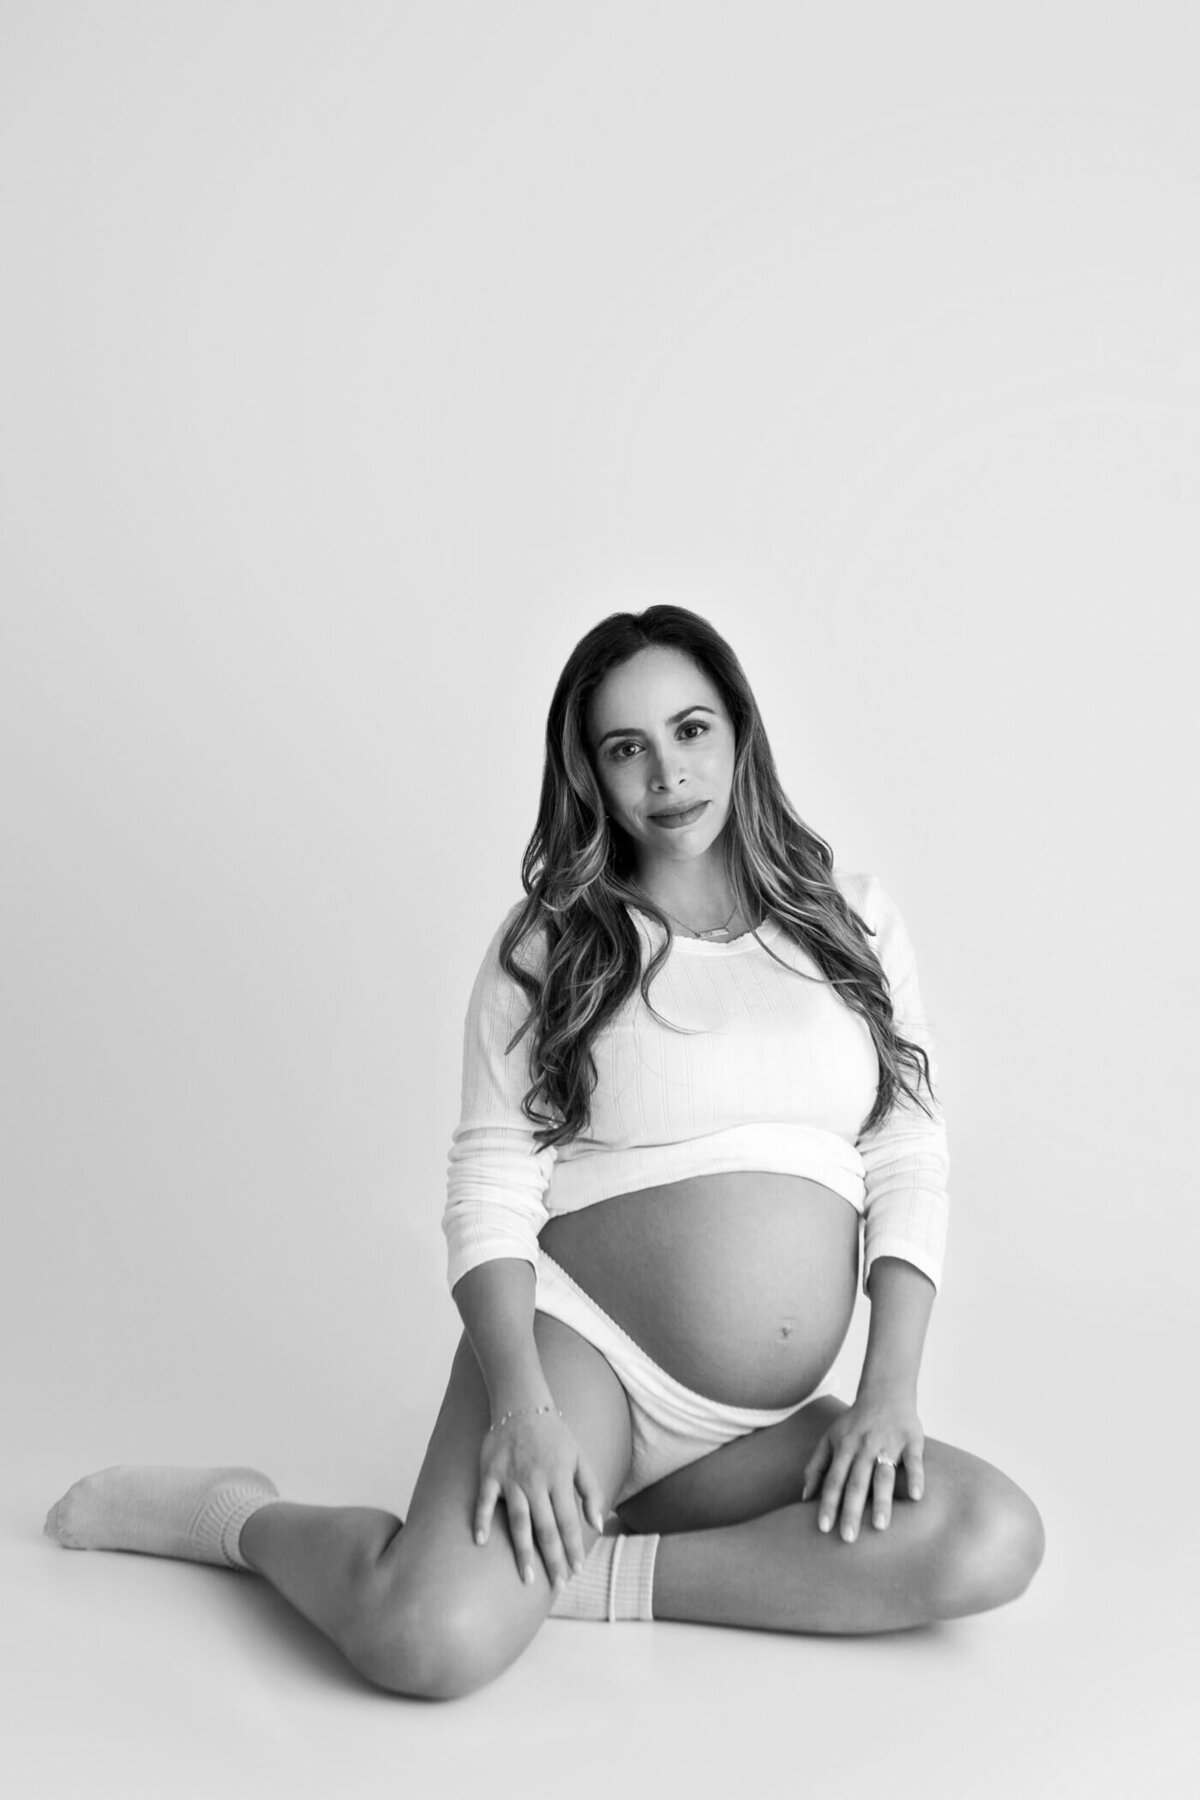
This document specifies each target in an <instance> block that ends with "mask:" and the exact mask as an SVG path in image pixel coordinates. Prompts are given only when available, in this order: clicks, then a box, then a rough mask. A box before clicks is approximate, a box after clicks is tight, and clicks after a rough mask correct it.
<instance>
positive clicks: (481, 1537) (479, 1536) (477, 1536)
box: [475, 1531, 487, 1544]
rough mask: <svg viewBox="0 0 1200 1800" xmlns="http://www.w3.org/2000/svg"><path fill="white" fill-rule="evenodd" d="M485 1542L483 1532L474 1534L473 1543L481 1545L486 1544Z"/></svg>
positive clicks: (485, 1537) (485, 1538)
mask: <svg viewBox="0 0 1200 1800" xmlns="http://www.w3.org/2000/svg"><path fill="white" fill-rule="evenodd" d="M486 1541H487V1536H486V1533H485V1532H482V1531H477V1532H476V1533H475V1542H476V1543H477V1544H483V1543H486Z"/></svg>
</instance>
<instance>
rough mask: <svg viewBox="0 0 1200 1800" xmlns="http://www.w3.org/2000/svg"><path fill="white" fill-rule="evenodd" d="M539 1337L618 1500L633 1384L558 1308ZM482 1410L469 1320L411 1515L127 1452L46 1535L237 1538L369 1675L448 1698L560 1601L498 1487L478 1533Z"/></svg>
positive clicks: (527, 1636) (175, 1549)
mask: <svg viewBox="0 0 1200 1800" xmlns="http://www.w3.org/2000/svg"><path fill="white" fill-rule="evenodd" d="M534 1338H535V1342H536V1344H537V1348H538V1354H539V1357H540V1359H541V1364H542V1368H543V1370H544V1371H545V1375H546V1379H547V1382H548V1383H549V1385H550V1391H551V1393H552V1394H553V1396H554V1399H555V1402H556V1404H558V1405H559V1406H560V1407H561V1408H562V1410H563V1413H564V1415H565V1416H566V1417H567V1419H569V1420H570V1422H571V1427H572V1430H573V1431H574V1433H575V1436H576V1438H577V1440H578V1442H579V1444H580V1446H581V1448H582V1449H583V1451H584V1454H585V1455H586V1456H587V1458H588V1461H589V1462H590V1463H591V1466H592V1468H593V1470H594V1471H595V1474H596V1477H597V1479H598V1481H599V1483H600V1487H601V1490H602V1492H603V1494H604V1495H606V1496H607V1498H608V1500H609V1502H610V1503H611V1500H612V1498H613V1497H614V1496H615V1495H616V1494H617V1493H618V1492H619V1490H620V1488H621V1485H622V1483H623V1482H624V1480H625V1476H626V1474H627V1472H628V1469H629V1461H630V1455H631V1434H630V1424H629V1407H628V1403H627V1401H626V1399H625V1391H624V1389H623V1388H622V1386H621V1384H620V1382H619V1381H618V1380H617V1377H616V1376H615V1375H614V1373H613V1371H612V1369H611V1368H610V1366H609V1364H608V1363H607V1362H606V1361H605V1359H604V1357H603V1356H601V1354H600V1352H599V1351H598V1350H596V1349H595V1348H594V1347H593V1346H592V1345H591V1344H589V1343H587V1342H586V1341H585V1339H583V1338H582V1337H580V1336H579V1334H578V1333H577V1332H575V1331H573V1330H572V1329H571V1328H570V1326H567V1325H564V1324H562V1323H561V1322H560V1321H559V1320H558V1319H551V1318H547V1317H546V1316H545V1315H544V1314H541V1313H538V1314H537V1315H536V1316H535V1320H534ZM488 1413H489V1407H488V1396H487V1390H486V1388H485V1386H484V1382H483V1377H482V1375H481V1374H480V1371H479V1365H478V1362H477V1361H476V1358H475V1354H474V1351H473V1350H472V1349H471V1345H470V1342H469V1340H468V1339H467V1338H466V1336H465V1334H464V1336H463V1337H462V1338H461V1339H460V1341H459V1346H458V1350H457V1351H456V1353H455V1358H454V1364H453V1367H452V1369H451V1372H450V1380H449V1383H448V1385H447V1388H446V1393H445V1397H444V1399H443V1401H442V1406H441V1410H440V1412H439V1414H438V1418H437V1422H436V1424H435V1425H434V1429H433V1434H432V1436H431V1438H430V1441H429V1447H428V1449H427V1451H426V1454H425V1459H424V1461H423V1463H422V1465H421V1472H420V1474H419V1476H418V1478H417V1483H416V1487H415V1488H414V1490H413V1495H412V1500H411V1502H410V1505H409V1509H408V1516H407V1519H406V1520H405V1522H404V1525H403V1527H401V1523H400V1520H399V1519H398V1518H397V1517H396V1516H395V1514H393V1513H389V1512H382V1511H379V1510H377V1509H375V1508H373V1507H364V1506H303V1505H297V1504H295V1503H294V1502H292V1501H284V1500H279V1499H277V1498H276V1497H275V1491H274V1488H273V1486H272V1485H271V1483H270V1482H269V1481H268V1479H267V1478H266V1477H265V1476H263V1475H261V1474H259V1472H258V1471H256V1470H237V1469H234V1470H222V1469H217V1470H195V1469H192V1470H188V1469H182V1470H181V1469H173V1468H166V1469H164V1468H151V1469H146V1468H138V1467H136V1466H133V1467H129V1466H123V1467H121V1468H120V1469H116V1470H109V1471H101V1472H100V1473H99V1474H98V1475H95V1476H85V1477H84V1478H83V1480H82V1481H80V1482H77V1483H76V1484H75V1486H74V1487H73V1488H72V1489H70V1490H69V1491H68V1493H67V1494H65V1495H64V1496H63V1498H62V1499H61V1500H60V1501H59V1502H57V1503H56V1505H55V1506H54V1507H53V1508H52V1509H51V1513H50V1515H49V1517H48V1519H47V1530H48V1535H50V1536H52V1537H54V1538H56V1539H57V1541H58V1542H59V1543H62V1544H65V1545H67V1546H68V1547H70V1548H74V1549H117V1550H140V1551H142V1552H144V1553H147V1554H150V1555H166V1556H185V1557H189V1558H191V1559H192V1560H198V1561H206V1562H222V1563H226V1562H228V1561H229V1560H230V1559H231V1553H232V1552H233V1551H234V1550H236V1551H237V1553H238V1554H239V1555H240V1557H241V1558H242V1559H244V1562H245V1563H246V1564H247V1565H248V1566H249V1567H250V1568H251V1569H253V1570H254V1571H255V1572H256V1573H258V1574H261V1575H262V1576H263V1577H264V1578H265V1579H266V1580H267V1581H269V1582H270V1583H271V1585H272V1586H273V1587H274V1588H275V1589H276V1590H277V1592H278V1593H280V1594H281V1595H282V1597H283V1598H284V1599H285V1600H287V1601H289V1602H290V1604H291V1605H292V1606H294V1607H295V1608H296V1610H297V1611H298V1612H299V1613H301V1614H302V1615H303V1617H304V1618H306V1619H307V1620H308V1621H309V1622H310V1623H311V1624H313V1625H315V1626H316V1627H317V1628H318V1630H320V1631H322V1632H324V1633H325V1635H326V1636H327V1637H329V1638H331V1639H332V1640H333V1642H334V1643H335V1644H336V1645H337V1647H338V1648H339V1649H340V1650H341V1651H342V1652H343V1654H344V1655H345V1656H346V1658H347V1659H348V1660H349V1662H350V1663H351V1664H352V1665H353V1666H354V1667H355V1668H356V1669H357V1670H358V1671H359V1672H360V1673H361V1674H363V1675H365V1676H366V1677H367V1679H368V1680H369V1681H372V1682H374V1683H375V1684H376V1685H377V1686H379V1687H383V1688H386V1689H387V1690H389V1691H390V1692H394V1693H399V1694H405V1695H410V1696H413V1697H419V1698H429V1699H450V1698H453V1697H455V1696H457V1695H459V1694H464V1693H469V1692H470V1691H472V1690H473V1689H474V1688H477V1687H480V1686H482V1685H483V1684H484V1683H485V1682H487V1681H489V1680H491V1679H492V1678H493V1677H494V1676H496V1675H498V1674H499V1673H500V1672H501V1671H502V1670H503V1669H505V1668H507V1667H508V1665H509V1664H510V1663H511V1662H513V1661H514V1660H515V1658H516V1657H517V1656H519V1655H520V1653H521V1651H522V1650H523V1649H524V1648H525V1646H526V1645H527V1644H528V1643H529V1642H530V1641H531V1639H532V1638H533V1637H534V1636H535V1634H536V1633H537V1632H538V1631H539V1630H540V1628H541V1626H542V1624H543V1623H544V1621H545V1619H546V1617H547V1615H548V1613H549V1611H550V1607H551V1603H552V1600H553V1594H552V1590H551V1586H550V1581H549V1578H548V1576H547V1574H546V1570H545V1566H544V1564H542V1562H541V1560H540V1558H539V1559H538V1560H537V1562H536V1565H535V1566H536V1573H535V1579H534V1581H533V1583H532V1584H531V1585H526V1584H525V1583H524V1582H523V1581H522V1580H521V1577H520V1573H519V1571H518V1568H517V1561H516V1556H515V1554H514V1549H513V1544H512V1540H511V1537H510V1535H509V1531H508V1520H507V1515H506V1512H505V1509H504V1505H503V1502H502V1503H501V1504H500V1506H499V1507H498V1508H497V1511H496V1514H495V1517H494V1519H493V1522H492V1531H491V1536H490V1538H489V1540H488V1542H487V1544H485V1545H483V1546H480V1545H478V1544H476V1543H475V1540H474V1536H473V1534H472V1529H471V1527H472V1519H473V1514H474V1508H475V1501H476V1497H477V1493H478V1485H479V1456H480V1446H481V1444H482V1442H483V1438H484V1434H485V1432H486V1431H487V1427H488ZM235 1477H236V1478H237V1480H238V1482H239V1483H240V1490H246V1492H245V1493H244V1494H243V1497H245V1498H250V1499H251V1500H252V1502H253V1507H252V1510H251V1511H250V1513H249V1516H248V1517H247V1516H246V1515H245V1513H237V1512H235V1511H234V1510H232V1507H233V1501H234V1500H236V1499H237V1497H238V1494H237V1493H236V1492H235V1493H233V1495H232V1498H231V1491H230V1484H231V1482H232V1481H233V1478H235ZM240 1490H239V1491H240ZM210 1512H211V1513H214V1516H215V1517H216V1521H217V1523H216V1525H215V1526H214V1527H213V1529H212V1530H208V1529H207V1528H206V1529H205V1530H204V1531H203V1532H200V1533H199V1534H198V1533H197V1531H196V1530H195V1529H194V1525H195V1520H196V1518H197V1517H200V1518H202V1519H203V1520H205V1521H207V1519H208V1515H209V1513H210ZM582 1535H583V1544H584V1553H585V1555H586V1553H587V1551H588V1550H589V1549H590V1548H591V1546H592V1545H593V1544H594V1543H595V1541H596V1538H597V1533H596V1531H595V1530H594V1529H593V1528H592V1527H591V1526H589V1525H588V1524H587V1523H586V1521H584V1522H583V1532H582ZM235 1566H236V1565H235Z"/></svg>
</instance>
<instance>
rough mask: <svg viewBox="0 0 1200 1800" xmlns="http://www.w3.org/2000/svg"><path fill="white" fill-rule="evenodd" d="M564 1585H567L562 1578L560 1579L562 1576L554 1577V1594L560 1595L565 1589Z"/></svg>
mask: <svg viewBox="0 0 1200 1800" xmlns="http://www.w3.org/2000/svg"><path fill="white" fill-rule="evenodd" d="M566 1585H567V1584H566V1582H565V1581H564V1580H563V1578H562V1576H561V1575H556V1576H555V1577H554V1592H555V1593H556V1594H561V1593H562V1591H563V1589H564V1588H565V1587H566Z"/></svg>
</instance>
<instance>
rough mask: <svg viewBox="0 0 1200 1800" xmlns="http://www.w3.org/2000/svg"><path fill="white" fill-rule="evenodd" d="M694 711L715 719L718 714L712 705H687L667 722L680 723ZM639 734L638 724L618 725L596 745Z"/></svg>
mask: <svg viewBox="0 0 1200 1800" xmlns="http://www.w3.org/2000/svg"><path fill="white" fill-rule="evenodd" d="M694 712H704V713H711V714H712V716H713V718H714V719H715V718H716V716H717V715H716V711H715V709H714V708H713V707H711V706H685V707H684V709H683V711H682V712H677V713H672V714H671V716H670V718H669V719H668V720H667V724H668V725H678V724H679V722H680V720H681V719H686V718H687V716H688V714H689V713H694ZM637 736H638V730H637V727H636V726H634V725H618V726H616V727H615V728H614V730H612V731H606V732H605V734H604V736H603V737H602V738H601V739H600V743H599V744H597V745H596V748H597V750H599V748H600V744H607V742H608V740H609V738H613V737H637Z"/></svg>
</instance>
